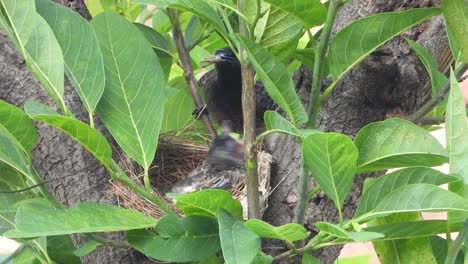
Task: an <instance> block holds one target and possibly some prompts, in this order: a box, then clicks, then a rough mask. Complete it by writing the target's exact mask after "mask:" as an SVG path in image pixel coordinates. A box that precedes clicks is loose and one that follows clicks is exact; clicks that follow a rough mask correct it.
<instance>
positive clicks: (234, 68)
mask: <svg viewBox="0 0 468 264" xmlns="http://www.w3.org/2000/svg"><path fill="white" fill-rule="evenodd" d="M206 63H212V64H214V65H215V69H214V70H212V71H210V72H208V73H206V74H205V75H203V76H202V77H201V78H200V80H199V82H198V85H199V86H202V87H204V89H205V102H206V105H207V107H206V108H207V110H208V113H209V114H210V116H211V117H212V118H214V119H215V120H216V121H217V122H218V123H220V124H221V123H222V122H223V121H230V122H231V126H232V130H233V131H234V132H238V133H241V132H242V131H243V116H242V76H241V65H240V62H239V60H238V59H237V58H236V56H235V54H234V52H232V50H231V48H229V47H226V48H223V49H219V50H217V51H216V52H215V56H214V57H212V58H210V59H208V60H207V61H206ZM254 89H255V101H256V103H255V105H256V109H255V111H256V123H257V128H260V130H261V127H263V125H264V124H263V114H264V113H265V111H267V110H276V109H277V106H276V104H275V103H274V102H273V100H272V99H271V98H270V96H269V95H268V94H267V92H266V91H265V88H264V87H263V84H262V83H261V82H259V81H258V82H257V83H256V84H255V88H254Z"/></svg>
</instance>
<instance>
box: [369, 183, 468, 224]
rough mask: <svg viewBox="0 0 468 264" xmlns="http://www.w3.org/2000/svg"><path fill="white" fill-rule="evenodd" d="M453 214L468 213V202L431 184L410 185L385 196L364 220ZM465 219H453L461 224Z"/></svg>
mask: <svg viewBox="0 0 468 264" xmlns="http://www.w3.org/2000/svg"><path fill="white" fill-rule="evenodd" d="M447 211H449V212H451V211H459V212H465V213H468V200H467V199H464V198H463V197H461V196H459V195H457V194H455V193H452V192H449V191H446V190H444V189H441V188H439V187H437V186H434V185H429V184H424V183H420V184H409V185H406V186H403V187H401V188H399V189H397V190H395V191H393V192H391V193H390V194H388V195H387V196H385V197H384V198H383V199H382V200H381V201H380V202H379V203H377V205H376V206H375V208H374V209H373V210H372V211H370V212H369V213H367V214H364V215H363V216H362V217H363V219H367V220H369V219H372V218H375V217H380V216H385V215H388V214H394V213H403V212H447ZM463 220H464V218H461V219H455V218H454V219H453V222H461V221H463Z"/></svg>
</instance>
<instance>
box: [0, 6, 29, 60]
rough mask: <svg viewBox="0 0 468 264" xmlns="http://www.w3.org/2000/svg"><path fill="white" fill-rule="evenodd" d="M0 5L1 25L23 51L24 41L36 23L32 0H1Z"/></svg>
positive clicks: (27, 38) (26, 40)
mask: <svg viewBox="0 0 468 264" xmlns="http://www.w3.org/2000/svg"><path fill="white" fill-rule="evenodd" d="M0 7H1V8H0V10H1V11H2V12H0V18H1V20H2V21H3V24H2V27H4V29H5V30H6V31H7V33H8V35H9V37H10V39H12V40H16V42H17V43H16V44H18V45H20V47H19V48H20V49H21V50H20V51H21V52H22V53H23V52H24V51H23V49H24V43H26V42H28V40H29V37H30V36H31V34H32V33H33V30H34V28H35V26H36V23H37V20H36V18H37V16H36V12H35V6H34V0H23V1H16V0H2V1H1V2H0Z"/></svg>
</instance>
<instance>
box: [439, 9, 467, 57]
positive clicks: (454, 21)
mask: <svg viewBox="0 0 468 264" xmlns="http://www.w3.org/2000/svg"><path fill="white" fill-rule="evenodd" d="M442 11H443V13H444V17H445V21H446V22H447V27H448V28H449V29H450V31H451V32H452V33H453V36H454V38H455V42H456V43H457V47H458V48H459V49H460V51H461V53H462V57H463V61H465V62H468V45H466V43H468V3H467V2H466V1H464V0H443V1H442Z"/></svg>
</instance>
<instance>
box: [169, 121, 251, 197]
mask: <svg viewBox="0 0 468 264" xmlns="http://www.w3.org/2000/svg"><path fill="white" fill-rule="evenodd" d="M222 129H223V131H222V134H221V135H220V136H218V137H217V138H216V139H215V140H213V142H212V143H211V146H210V149H209V151H208V158H207V160H206V161H205V162H203V164H202V165H201V166H200V167H198V168H196V169H195V170H193V171H192V172H191V173H190V174H189V175H188V176H187V178H185V179H182V180H180V181H178V182H177V183H176V184H175V185H174V186H173V187H172V191H171V192H173V193H180V194H183V193H189V192H194V191H199V190H203V189H225V190H230V189H232V188H234V187H236V186H238V185H239V184H241V183H244V181H245V173H244V159H243V145H242V144H241V143H240V142H239V141H237V139H235V138H234V137H232V136H231V135H230V132H231V131H230V129H229V128H227V127H226V125H225V124H223V127H222Z"/></svg>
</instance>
